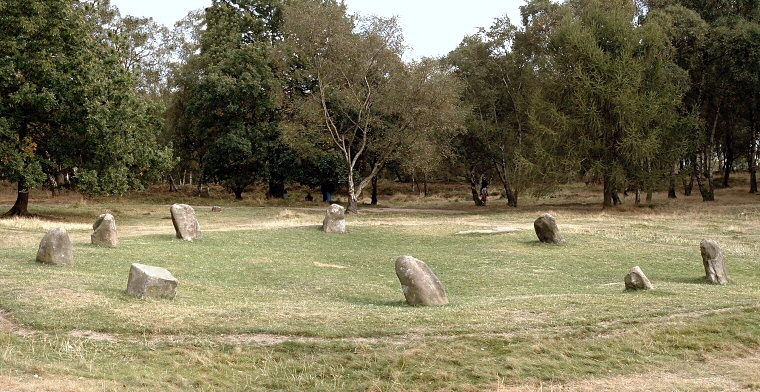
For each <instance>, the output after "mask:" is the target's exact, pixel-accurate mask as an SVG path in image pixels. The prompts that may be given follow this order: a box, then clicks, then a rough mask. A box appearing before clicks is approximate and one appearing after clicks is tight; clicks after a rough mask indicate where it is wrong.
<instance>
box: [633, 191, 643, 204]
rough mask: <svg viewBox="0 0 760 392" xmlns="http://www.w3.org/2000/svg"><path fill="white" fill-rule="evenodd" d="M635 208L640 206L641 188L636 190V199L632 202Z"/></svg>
mask: <svg viewBox="0 0 760 392" xmlns="http://www.w3.org/2000/svg"><path fill="white" fill-rule="evenodd" d="M633 204H635V205H636V206H639V205H641V188H636V197H635V199H634V201H633Z"/></svg>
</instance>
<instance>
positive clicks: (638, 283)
mask: <svg viewBox="0 0 760 392" xmlns="http://www.w3.org/2000/svg"><path fill="white" fill-rule="evenodd" d="M624 280H625V289H626V290H652V289H653V288H654V287H653V286H652V282H650V281H649V278H647V276H646V275H644V271H642V270H641V268H640V267H639V266H638V265H637V266H635V267H633V268H632V269H631V272H629V273H628V275H626V276H625V279H624Z"/></svg>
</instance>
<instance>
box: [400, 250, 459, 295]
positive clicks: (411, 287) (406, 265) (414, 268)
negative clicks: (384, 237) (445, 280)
mask: <svg viewBox="0 0 760 392" xmlns="http://www.w3.org/2000/svg"><path fill="white" fill-rule="evenodd" d="M396 276H398V280H399V282H401V289H402V290H403V292H404V297H405V298H406V303H407V304H409V305H410V306H435V305H446V304H448V303H449V298H448V296H447V295H446V290H445V289H444V288H443V284H441V280H440V279H438V277H437V276H436V275H435V274H434V273H433V270H431V269H430V267H428V265H427V264H425V262H424V261H422V260H418V259H416V258H414V257H412V256H401V257H399V258H398V259H396Z"/></svg>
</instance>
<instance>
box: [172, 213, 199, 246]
mask: <svg viewBox="0 0 760 392" xmlns="http://www.w3.org/2000/svg"><path fill="white" fill-rule="evenodd" d="M171 213H172V223H173V224H174V231H176V232H177V238H181V239H183V240H185V241H191V242H192V241H193V240H197V239H200V238H201V237H202V236H203V233H202V232H201V226H200V224H198V218H196V216H195V210H194V209H193V207H190V206H189V205H187V204H175V205H173V206H172V207H171Z"/></svg>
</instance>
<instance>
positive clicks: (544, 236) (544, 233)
mask: <svg viewBox="0 0 760 392" xmlns="http://www.w3.org/2000/svg"><path fill="white" fill-rule="evenodd" d="M533 228H534V229H535V230H536V235H537V236H538V240H539V241H541V242H544V243H548V244H561V243H563V242H565V240H564V239H563V238H562V236H561V235H560V234H559V228H557V220H556V219H554V217H553V216H552V215H551V214H546V213H545V214H541V216H539V217H538V219H536V221H535V222H533Z"/></svg>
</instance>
